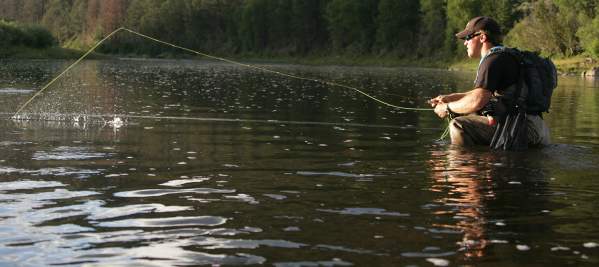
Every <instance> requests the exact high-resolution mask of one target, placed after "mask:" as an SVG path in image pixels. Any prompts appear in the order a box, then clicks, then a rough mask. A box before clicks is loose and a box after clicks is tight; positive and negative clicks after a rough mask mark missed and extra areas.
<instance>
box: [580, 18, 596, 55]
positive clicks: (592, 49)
mask: <svg viewBox="0 0 599 267" xmlns="http://www.w3.org/2000/svg"><path fill="white" fill-rule="evenodd" d="M576 35H577V36H578V38H580V41H581V43H582V47H584V50H585V51H586V52H587V53H588V54H589V55H591V56H593V57H594V58H598V59H599V16H596V17H595V18H594V19H593V20H592V21H591V22H590V23H588V24H587V25H584V26H583V27H582V28H580V30H578V32H577V33H576Z"/></svg>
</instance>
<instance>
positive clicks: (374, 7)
mask: <svg viewBox="0 0 599 267" xmlns="http://www.w3.org/2000/svg"><path fill="white" fill-rule="evenodd" d="M598 14H599V2H598V1H597V0H494V1H483V0H0V19H4V20H7V21H13V22H18V23H21V24H38V25H43V27H45V28H47V29H48V30H49V31H50V32H51V33H52V35H53V36H54V37H55V38H56V40H58V42H59V43H60V44H61V45H63V46H66V47H71V48H86V47H89V45H91V44H92V43H94V42H95V41H97V40H99V39H100V38H102V37H104V36H105V35H106V34H108V33H109V32H111V31H113V30H114V29H116V28H118V27H120V26H125V27H128V28H131V29H133V30H137V31H139V32H142V33H144V34H147V35H151V36H154V37H157V38H159V39H161V40H164V41H168V42H172V43H176V44H179V45H181V46H185V47H188V48H192V49H197V50H201V51H205V52H209V53H214V54H226V55H236V54H256V55H263V56H271V55H272V56H306V55H316V56H318V55H356V56H361V55H368V56H385V57H397V58H410V59H419V58H442V59H452V58H456V57H458V56H459V57H463V47H462V44H461V42H460V41H459V40H456V39H455V37H454V34H455V33H456V32H458V31H460V30H462V29H463V28H464V26H465V24H466V22H467V21H468V20H469V19H470V18H472V17H475V16H478V15H487V16H491V17H494V18H495V19H496V20H497V21H498V22H499V23H500V25H501V26H502V28H503V30H504V33H505V35H506V39H505V44H507V45H510V46H517V47H521V48H524V49H529V50H535V51H540V52H541V53H543V54H545V55H549V56H558V57H568V56H575V55H584V56H592V57H595V58H599V16H598ZM2 29H3V28H2V27H0V35H2V34H3V32H2V31H3V30H2ZM3 44H4V43H0V47H1V46H2V45H3ZM102 49H103V51H104V52H109V53H121V54H146V55H151V56H156V55H160V54H165V53H166V54H168V53H176V51H174V50H173V49H171V48H168V47H165V46H160V45H157V44H154V43H151V42H149V41H147V40H143V39H141V38H138V37H135V36H127V35H119V36H117V38H114V39H112V40H110V42H109V43H107V44H106V45H104V46H103V47H102Z"/></svg>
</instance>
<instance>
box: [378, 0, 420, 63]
mask: <svg viewBox="0 0 599 267" xmlns="http://www.w3.org/2000/svg"><path fill="white" fill-rule="evenodd" d="M419 8H420V6H419V3H418V2H417V1H413V0H380V1H379V6H378V16H377V31H376V47H377V48H378V49H380V50H381V52H386V51H397V52H399V53H400V54H402V55H408V54H410V52H411V50H412V47H413V44H414V42H415V41H416V38H417V33H416V32H415V31H414V29H415V28H418V22H419V16H418V15H419V14H418V11H419Z"/></svg>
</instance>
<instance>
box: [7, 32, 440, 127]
mask: <svg viewBox="0 0 599 267" xmlns="http://www.w3.org/2000/svg"><path fill="white" fill-rule="evenodd" d="M120 31H126V32H129V33H132V34H134V35H137V36H140V37H142V38H145V39H148V40H151V41H154V42H157V43H161V44H164V45H167V46H171V47H174V48H177V49H181V50H184V51H187V52H189V53H192V54H196V55H200V56H203V57H207V58H211V59H214V60H218V61H222V62H227V63H230V64H234V65H237V66H242V67H246V68H251V69H256V70H260V71H264V72H268V73H273V74H276V75H280V76H284V77H289V78H293V79H298V80H304V81H311V82H317V83H322V84H325V85H329V86H333V87H341V88H345V89H350V90H353V91H355V92H358V93H360V94H362V95H363V96H366V97H368V98H370V99H372V100H373V101H376V102H378V103H380V104H383V105H385V106H388V107H392V108H395V109H401V110H411V111H431V110H433V109H430V108H413V107H403V106H398V105H393V104H390V103H388V102H385V101H383V100H380V99H378V98H376V97H374V96H372V95H370V94H368V93H366V92H364V91H362V90H360V89H358V88H356V87H352V86H349V85H345V84H341V83H336V82H332V81H326V80H320V79H315V78H307V77H303V76H299V75H294V74H289V73H286V72H282V71H276V70H273V69H269V68H265V67H261V66H256V65H250V64H246V63H241V62H238V61H234V60H230V59H226V58H222V57H217V56H213V55H210V54H206V53H202V52H200V51H196V50H192V49H189V48H185V47H182V46H179V45H176V44H173V43H169V42H166V41H162V40H160V39H157V38H154V37H151V36H148V35H145V34H142V33H140V32H137V31H134V30H131V29H128V28H125V27H120V28H118V29H116V30H114V31H112V32H111V33H110V34H108V35H107V36H106V37H104V38H102V39H101V40H100V41H98V42H97V43H96V44H95V45H94V46H92V47H91V48H90V49H89V50H88V51H87V52H85V53H84V54H83V55H82V56H81V57H79V59H77V60H76V61H75V62H74V63H72V64H71V65H69V66H68V67H67V68H65V70H63V71H62V72H61V73H60V74H59V75H58V76H56V77H54V78H53V79H52V80H51V81H50V82H48V83H47V84H46V85H44V86H43V87H42V88H41V89H40V90H39V91H38V92H36V93H35V94H34V95H33V96H32V97H31V98H30V99H29V100H27V101H26V102H25V103H24V104H23V105H21V106H20V107H19V109H17V111H16V112H15V113H14V114H13V116H12V118H13V119H17V118H19V116H18V115H19V113H20V112H21V111H22V110H23V109H24V108H25V107H27V106H28V105H29V104H30V103H31V101H33V99H35V98H36V97H37V96H39V95H40V94H42V93H43V92H44V91H45V90H46V89H48V87H50V85H52V84H54V82H56V81H57V80H58V79H60V77H62V76H63V75H65V74H66V73H67V72H69V71H70V70H71V69H72V68H73V67H75V66H76V65H77V64H79V63H80V62H81V61H82V60H83V59H84V58H86V57H87V56H88V55H89V54H91V53H92V52H93V51H94V50H96V48H98V47H99V46H100V45H101V44H102V43H103V42H105V41H106V40H108V39H110V38H111V37H112V36H114V35H115V34H116V33H118V32H120Z"/></svg>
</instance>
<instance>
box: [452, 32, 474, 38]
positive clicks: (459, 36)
mask: <svg viewBox="0 0 599 267" xmlns="http://www.w3.org/2000/svg"><path fill="white" fill-rule="evenodd" d="M470 34H472V31H471V30H463V31H461V32H458V33H456V34H455V37H457V38H458V39H464V38H466V36H468V35H470Z"/></svg>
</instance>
